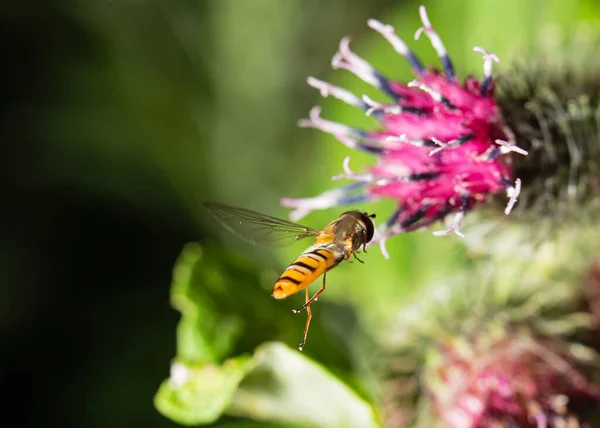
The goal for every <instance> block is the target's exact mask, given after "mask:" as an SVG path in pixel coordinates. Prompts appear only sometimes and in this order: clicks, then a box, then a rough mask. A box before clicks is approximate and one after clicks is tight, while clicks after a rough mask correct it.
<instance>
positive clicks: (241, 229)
mask: <svg viewBox="0 0 600 428" xmlns="http://www.w3.org/2000/svg"><path fill="white" fill-rule="evenodd" d="M204 206H206V207H207V208H208V209H209V210H211V211H212V213H213V214H214V216H215V217H216V218H217V220H218V221H219V222H220V223H221V224H222V225H223V226H224V227H225V228H226V229H228V230H229V231H230V232H232V233H233V234H235V235H237V236H238V237H240V238H242V239H245V240H247V241H249V242H251V243H253V244H257V245H276V246H277V245H279V246H284V245H288V244H292V243H293V242H295V241H297V240H298V239H302V238H308V237H313V238H315V242H314V244H312V245H311V246H310V247H308V248H307V249H306V250H304V252H303V253H302V254H300V256H298V257H297V258H296V259H295V260H294V261H293V262H292V263H291V264H290V265H289V266H288V267H287V268H286V269H285V271H284V272H283V273H282V274H281V276H280V277H279V279H278V280H277V282H275V285H274V287H273V297H274V298H275V299H285V298H286V297H288V296H291V295H292V294H294V293H297V292H298V291H300V290H302V289H304V290H305V293H306V294H305V296H306V297H305V303H304V305H302V306H301V307H300V308H298V309H293V312H294V313H298V312H300V311H302V310H303V309H306V313H307V317H306V324H305V327H304V335H303V338H302V342H301V343H300V346H299V349H300V350H302V348H304V344H305V343H306V336H307V335H308V327H309V325H310V320H311V318H312V312H311V310H310V305H311V303H313V302H314V301H316V300H317V297H319V295H320V294H321V293H322V292H323V291H325V277H326V273H327V272H328V271H330V270H331V269H333V268H335V267H336V266H337V265H338V264H340V262H342V261H343V260H348V258H350V256H351V255H352V256H354V258H355V259H356V260H358V261H359V262H361V263H364V262H363V261H362V260H361V259H359V258H358V257H357V256H356V253H357V252H358V251H359V250H360V248H361V247H362V249H363V251H364V252H366V245H367V243H368V242H369V241H370V240H371V239H373V234H374V231H375V227H374V225H373V221H372V220H371V219H372V218H375V214H367V213H363V212H360V211H346V212H345V213H343V214H342V215H341V216H340V217H339V218H337V219H335V220H334V221H332V222H331V223H329V224H328V225H327V226H325V228H324V229H323V230H317V229H312V228H310V227H308V226H302V225H300V224H296V223H292V222H289V221H287V220H282V219H279V218H276V217H271V216H268V215H266V214H261V213H258V212H255V211H251V210H247V209H244V208H237V207H232V206H229V205H224V204H220V203H215V202H209V203H205V204H204ZM321 274H323V285H322V286H321V288H320V289H319V291H317V292H316V293H315V294H314V295H313V296H312V297H311V298H309V294H308V286H309V285H310V284H312V283H313V282H314V281H315V280H316V279H317V278H318V277H319V276H321Z"/></svg>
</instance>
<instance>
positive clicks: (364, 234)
mask: <svg viewBox="0 0 600 428" xmlns="http://www.w3.org/2000/svg"><path fill="white" fill-rule="evenodd" d="M362 235H363V251H364V252H365V253H366V252H367V232H365V231H364V230H363V233H362Z"/></svg>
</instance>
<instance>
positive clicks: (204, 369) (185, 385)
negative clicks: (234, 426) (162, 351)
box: [154, 356, 254, 425]
mask: <svg viewBox="0 0 600 428" xmlns="http://www.w3.org/2000/svg"><path fill="white" fill-rule="evenodd" d="M253 366H254V361H253V360H252V358H251V357H249V356H241V357H236V358H231V359H229V360H227V361H225V363H223V365H222V366H218V365H214V364H205V365H202V366H188V365H185V364H184V363H183V362H181V361H175V362H174V363H173V364H172V366H171V376H170V378H169V379H167V380H165V381H164V382H163V383H162V385H161V386H160V388H159V389H158V392H157V393H156V396H155V398H154V405H155V406H156V408H157V409H158V411H159V412H160V413H162V414H163V415H164V416H166V417H168V418H170V419H172V420H174V421H175V422H178V423H180V424H183V425H200V424H209V423H212V422H214V421H216V420H217V419H218V418H219V417H220V416H221V415H222V414H223V412H224V411H225V409H226V408H227V407H228V406H229V404H230V403H231V400H232V398H233V395H234V394H235V391H236V389H237V387H238V385H239V384H240V382H241V380H242V379H243V378H244V375H245V374H246V373H247V372H248V371H249V370H250V369H251V368H252V367H253Z"/></svg>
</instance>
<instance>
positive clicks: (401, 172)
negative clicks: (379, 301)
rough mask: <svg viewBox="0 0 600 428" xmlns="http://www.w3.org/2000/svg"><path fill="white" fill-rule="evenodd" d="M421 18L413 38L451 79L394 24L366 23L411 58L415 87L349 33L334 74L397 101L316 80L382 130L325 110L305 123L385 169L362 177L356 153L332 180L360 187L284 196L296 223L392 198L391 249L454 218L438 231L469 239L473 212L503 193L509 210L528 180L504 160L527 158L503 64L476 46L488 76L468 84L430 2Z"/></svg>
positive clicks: (385, 230) (387, 231) (386, 232)
mask: <svg viewBox="0 0 600 428" xmlns="http://www.w3.org/2000/svg"><path fill="white" fill-rule="evenodd" d="M420 15H421V20H422V21H423V27H421V28H420V29H419V30H417V33H416V35H415V38H416V39H418V38H419V36H420V35H421V34H425V35H426V36H427V37H428V38H429V40H430V41H431V44H432V46H433V48H434V49H435V50H436V52H437V53H438V55H439V58H440V60H441V62H442V64H443V69H444V71H443V73H440V72H439V71H437V70H433V69H432V70H428V69H426V68H425V67H424V66H423V64H421V62H420V61H419V59H418V58H417V57H416V56H415V54H414V53H413V52H412V51H411V50H410V49H409V48H408V46H407V45H406V44H405V43H404V42H403V41H402V40H401V39H400V38H399V37H398V36H397V35H396V34H395V32H394V29H393V28H392V27H391V26H389V25H384V24H382V23H380V22H379V21H376V20H374V19H371V20H369V21H368V25H369V27H371V28H372V29H374V30H375V31H377V32H378V33H380V34H381V35H382V36H383V37H385V38H386V39H387V40H388V41H389V42H390V44H391V45H392V47H393V48H394V49H395V50H396V51H397V52H398V53H399V54H400V55H402V56H403V57H405V58H406V60H407V61H408V62H409V63H410V65H411V67H412V70H413V72H414V74H415V77H416V79H415V80H414V81H412V82H409V83H408V84H404V83H400V82H395V81H392V80H390V79H388V78H387V77H384V76H383V75H382V74H381V73H380V72H379V71H377V70H376V69H375V68H374V67H373V66H371V65H370V64H369V63H367V62H366V61H365V60H363V59H362V58H360V57H359V56H358V55H356V54H355V53H353V52H352V51H351V50H350V47H349V43H350V39H349V38H347V37H346V38H344V39H342V41H341V43H340V47H339V51H338V53H336V55H335V56H334V57H333V60H332V66H333V68H335V69H338V68H342V69H346V70H348V71H350V72H352V73H354V74H355V75H356V76H358V77H359V78H361V79H362V80H364V81H365V82H367V83H369V84H371V85H373V86H374V87H376V88H377V89H380V90H381V91H383V92H384V93H385V94H386V95H387V96H388V97H389V98H391V99H392V100H393V102H392V103H391V104H382V103H379V102H376V101H373V100H371V99H370V98H369V97H367V96H363V97H362V98H359V97H357V96H356V95H354V94H352V93H350V92H348V91H346V90H344V89H342V88H338V87H335V86H333V85H330V84H328V83H325V82H322V81H320V80H317V79H315V78H312V77H311V78H309V79H308V83H309V84H310V85H311V86H313V87H315V88H317V89H319V90H320V91H321V94H322V95H323V96H329V95H332V96H334V97H336V98H339V99H340V100H342V101H345V102H347V103H349V104H351V105H353V106H355V107H357V108H360V109H363V110H364V111H365V112H366V114H367V115H373V116H375V117H376V118H377V119H379V121H380V123H381V129H379V130H374V131H366V130H360V129H356V128H353V127H350V126H347V125H342V124H339V123H334V122H330V121H328V120H326V119H323V118H321V116H320V109H319V108H318V107H315V108H314V109H313V110H312V111H311V113H310V118H309V119H307V120H302V121H300V126H305V127H312V128H317V129H320V130H322V131H325V132H328V133H331V134H333V135H334V136H335V137H336V138H337V139H338V140H339V141H340V142H342V143H343V144H345V145H346V146H348V147H349V148H353V149H357V150H363V151H366V152H369V153H372V154H374V155H377V156H378V163H377V165H375V166H373V167H371V168H369V170H368V171H366V172H364V173H355V172H353V171H352V170H351V169H350V167H349V160H350V158H349V157H348V158H346V160H345V161H344V174H341V175H338V176H335V177H334V179H341V178H344V179H351V180H354V181H356V183H354V184H351V185H349V186H346V187H342V188H339V189H336V190H333V191H328V192H325V193H323V194H321V195H319V196H317V197H314V198H308V199H287V198H286V199H283V200H282V204H283V205H285V206H287V207H292V208H295V211H294V212H293V213H292V215H291V217H292V218H293V219H299V218H301V217H302V216H304V215H306V214H307V213H309V212H310V211H311V210H314V209H322V208H329V207H331V206H335V205H339V204H351V203H356V202H358V201H364V200H369V199H378V198H392V199H394V200H397V201H398V209H397V210H396V211H395V212H394V213H393V214H392V215H391V217H390V218H389V219H388V220H387V221H386V222H385V223H384V225H383V226H382V228H381V229H380V231H379V232H380V236H379V237H378V238H377V239H376V241H379V242H382V243H383V242H384V241H385V239H386V238H387V237H389V236H392V235H395V234H398V233H404V232H408V231H412V230H415V229H417V228H421V227H424V226H427V225H430V224H432V223H434V222H436V221H439V220H443V219H444V218H445V217H446V216H447V215H448V214H451V213H456V217H455V219H454V222H453V224H452V225H451V226H450V227H449V228H447V229H445V230H441V231H438V232H435V234H436V235H444V234H447V233H450V232H454V233H456V234H458V235H460V236H462V234H461V232H460V230H459V226H460V223H461V221H462V219H463V217H464V215H465V214H466V212H467V211H469V210H470V209H471V208H473V206H474V205H476V204H478V203H481V202H484V201H486V200H487V199H488V198H489V197H490V195H493V194H495V193H498V192H501V191H502V192H506V193H507V194H508V196H509V203H508V206H507V208H506V210H505V211H506V213H507V214H508V213H509V212H510V210H511V208H512V206H513V205H514V203H515V201H516V198H517V195H518V193H519V189H520V181H519V180H518V179H517V180H516V182H513V180H512V172H511V168H510V166H509V165H508V163H507V162H506V161H505V159H504V158H503V155H506V154H509V153H519V154H520V155H526V154H527V152H526V151H524V150H522V149H520V148H518V147H517V146H516V145H515V141H514V136H513V133H512V131H511V130H510V128H509V127H508V126H506V123H505V121H504V119H503V117H502V114H501V111H500V109H499V108H498V106H497V104H496V102H495V100H494V98H493V91H494V81H493V79H492V64H493V63H494V62H497V61H498V58H497V57H496V56H495V55H494V54H491V53H488V52H487V51H486V50H485V49H483V48H480V47H476V48H474V50H475V51H477V52H480V53H482V54H483V58H484V67H483V69H484V72H483V78H482V79H481V81H480V80H478V79H476V78H474V77H468V78H467V79H466V80H465V81H464V82H463V83H460V82H459V81H458V79H457V77H456V75H455V71H454V68H453V66H452V62H451V60H450V57H449V56H448V54H447V52H446V49H445V47H444V44H443V43H442V40H441V38H440V37H439V36H438V34H437V33H436V32H435V30H434V29H433V27H432V25H431V22H430V21H429V18H428V17H427V13H426V11H425V7H423V6H421V8H420ZM382 249H384V247H383V246H382ZM384 254H385V251H384Z"/></svg>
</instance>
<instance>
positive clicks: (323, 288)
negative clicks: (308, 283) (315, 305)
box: [292, 272, 327, 314]
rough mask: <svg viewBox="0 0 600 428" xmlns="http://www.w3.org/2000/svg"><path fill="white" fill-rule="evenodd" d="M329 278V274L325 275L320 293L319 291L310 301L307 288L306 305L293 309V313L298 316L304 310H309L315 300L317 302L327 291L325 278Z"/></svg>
mask: <svg viewBox="0 0 600 428" xmlns="http://www.w3.org/2000/svg"><path fill="white" fill-rule="evenodd" d="M326 276H327V272H325V273H323V286H322V287H321V288H320V289H319V291H317V292H316V293H315V295H314V296H312V297H311V298H310V299H308V287H307V288H306V295H307V300H306V303H304V304H303V305H302V306H300V307H299V308H298V309H292V312H293V313H295V314H297V313H298V312H300V311H301V310H302V309H307V310H308V309H309V306H310V304H311V303H312V302H314V301H315V300H317V297H319V294H321V293H322V292H323V291H325V277H326Z"/></svg>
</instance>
